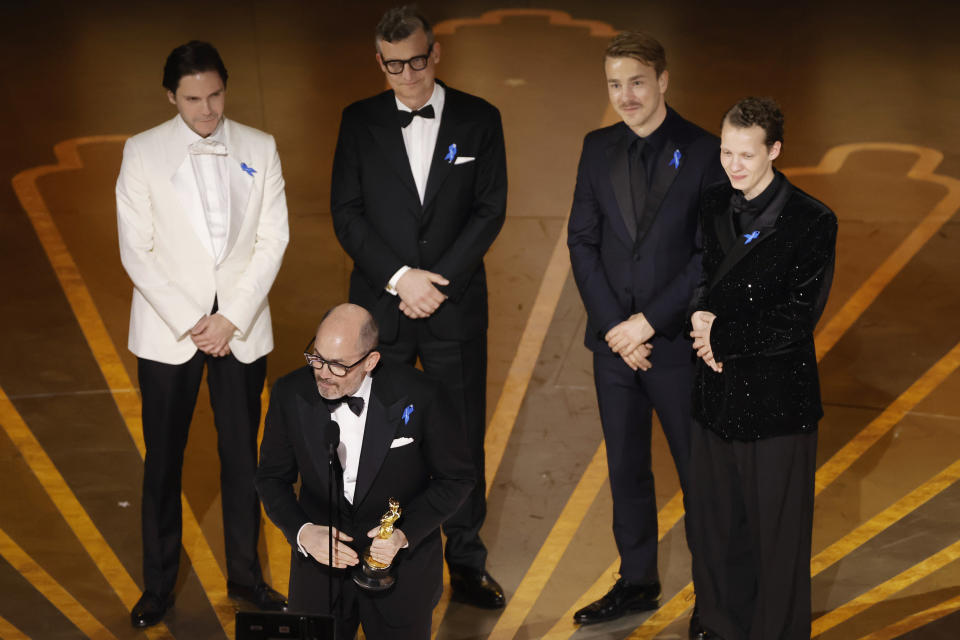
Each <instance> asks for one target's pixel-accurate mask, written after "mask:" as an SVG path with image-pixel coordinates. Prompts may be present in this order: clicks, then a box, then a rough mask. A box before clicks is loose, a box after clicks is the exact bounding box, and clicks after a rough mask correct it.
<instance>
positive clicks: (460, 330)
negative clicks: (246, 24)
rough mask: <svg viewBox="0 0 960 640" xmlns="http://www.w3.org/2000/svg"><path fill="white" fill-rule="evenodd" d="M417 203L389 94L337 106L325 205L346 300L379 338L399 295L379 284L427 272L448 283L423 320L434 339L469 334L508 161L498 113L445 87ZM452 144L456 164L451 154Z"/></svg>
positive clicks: (479, 315) (479, 324) (483, 307)
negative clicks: (339, 249) (408, 272)
mask: <svg viewBox="0 0 960 640" xmlns="http://www.w3.org/2000/svg"><path fill="white" fill-rule="evenodd" d="M445 88H446V98H445V102H444V107H443V113H442V116H441V120H440V130H439V133H438V135H437V145H436V149H435V151H434V154H433V161H432V163H431V165H430V174H429V177H428V179H427V185H426V191H425V195H424V201H423V204H421V202H420V197H419V195H418V194H417V187H416V184H415V183H414V181H413V173H412V172H411V171H410V161H409V159H408V158H407V152H406V148H405V147H404V144H403V137H402V135H401V127H400V123H399V119H398V116H397V113H398V112H397V106H396V99H395V98H394V93H393V91H385V92H384V93H381V94H379V95H376V96H374V97H372V98H368V99H366V100H361V101H359V102H355V103H354V104H352V105H350V106H349V107H347V108H346V109H344V111H343V119H342V121H341V123H340V137H339V139H338V140H337V150H336V154H335V156H334V161H333V179H332V183H331V188H330V208H331V209H330V210H331V213H332V216H333V226H334V230H335V231H336V234H337V238H338V239H339V240H340V244H341V245H343V248H344V249H345V250H346V252H347V253H348V254H349V255H350V257H351V258H353V262H354V269H353V273H352V274H351V276H350V301H351V302H354V303H356V304H359V305H361V306H363V307H365V308H367V309H368V310H370V312H371V313H372V314H373V316H374V317H375V318H376V320H377V324H378V325H379V326H380V338H381V339H382V340H384V341H385V342H392V341H393V340H394V338H395V336H396V334H397V326H398V320H399V314H400V310H399V308H398V304H399V299H398V298H397V297H396V296H392V295H390V294H389V293H387V292H386V291H385V289H384V287H386V285H387V283H388V282H389V280H390V278H391V277H392V276H393V274H394V273H396V271H397V270H398V269H399V268H400V267H402V266H404V265H407V266H410V267H416V268H421V269H427V270H429V271H434V272H436V273H439V274H441V275H443V276H444V277H446V278H447V279H448V280H449V281H450V284H449V285H448V286H447V287H441V289H443V290H444V293H445V294H446V295H447V296H448V299H447V300H446V301H445V302H444V303H443V304H442V305H441V306H440V308H439V309H438V310H437V311H436V313H434V314H433V315H432V316H431V317H430V318H428V319H427V324H428V326H429V328H430V330H431V332H432V333H433V334H434V335H435V336H436V337H438V338H441V339H451V340H460V339H468V338H472V337H475V336H476V335H478V334H479V333H481V332H482V331H484V330H485V329H486V327H487V285H486V275H485V273H484V269H483V256H484V254H485V253H486V252H487V250H488V249H489V248H490V245H491V244H493V241H494V239H495V238H496V237H497V234H498V233H499V231H500V228H501V227H502V226H503V221H504V217H505V215H506V202H507V163H506V154H505V150H504V143H503V127H502V125H501V123H500V112H499V111H497V109H496V108H495V107H494V106H492V105H491V104H490V103H488V102H486V101H484V100H482V99H480V98H477V97H474V96H471V95H469V94H466V93H463V92H461V91H457V90H455V89H451V88H449V87H446V86H445ZM451 145H456V154H455V155H456V158H462V159H467V158H474V160H471V161H466V162H461V163H459V164H458V163H457V162H456V160H455V159H448V156H449V155H450V150H451Z"/></svg>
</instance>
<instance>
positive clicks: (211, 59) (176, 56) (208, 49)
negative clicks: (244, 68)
mask: <svg viewBox="0 0 960 640" xmlns="http://www.w3.org/2000/svg"><path fill="white" fill-rule="evenodd" d="M204 71H216V72H217V73H219V74H220V79H221V80H223V86H224V88H226V86H227V68H226V67H225V66H223V60H221V59H220V54H219V53H217V50H216V49H215V48H214V46H213V45H212V44H210V43H209V42H201V41H200V40H191V41H190V42H188V43H187V44H182V45H180V46H179V47H177V48H176V49H174V50H173V51H171V52H170V55H169V56H167V63H166V64H165V65H163V86H164V87H165V88H166V89H168V90H170V91H172V92H173V93H176V92H177V87H179V86H180V78H182V77H183V76H192V75H194V74H195V73H202V72H204Z"/></svg>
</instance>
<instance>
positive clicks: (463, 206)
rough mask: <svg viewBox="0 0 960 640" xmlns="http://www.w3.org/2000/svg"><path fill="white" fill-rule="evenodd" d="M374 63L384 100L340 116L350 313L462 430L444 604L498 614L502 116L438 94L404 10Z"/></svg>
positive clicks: (335, 199) (386, 21)
mask: <svg viewBox="0 0 960 640" xmlns="http://www.w3.org/2000/svg"><path fill="white" fill-rule="evenodd" d="M376 45H377V53H376V59H377V63H378V64H379V66H380V69H381V70H382V71H383V74H384V77H385V78H386V80H387V83H388V84H389V85H390V87H391V89H390V90H389V91H384V92H382V93H379V94H377V95H375V96H373V97H371V98H367V99H365V100H360V101H358V102H355V103H353V104H351V105H350V106H348V107H347V108H346V109H344V111H343V120H342V121H341V123H340V136H339V139H338V140H337V150H336V154H335V156H334V160H333V180H332V183H331V187H330V200H331V205H330V206H331V209H330V210H331V214H332V217H333V225H334V230H335V231H336V234H337V239H338V240H339V241H340V244H341V245H343V248H344V250H345V251H346V252H347V253H348V254H349V255H350V257H351V258H352V259H353V264H354V268H353V273H352V274H351V275H350V302H353V303H355V304H358V305H361V306H363V307H365V308H367V309H368V310H369V311H370V312H371V313H372V314H373V317H374V318H375V319H376V321H377V324H379V325H380V351H381V353H383V357H384V359H386V360H393V361H397V362H404V363H408V364H414V363H415V362H416V361H417V360H419V361H420V363H421V364H422V365H423V370H424V372H426V374H427V375H429V376H430V377H432V378H434V379H435V380H438V381H440V382H442V383H443V384H444V386H445V387H446V388H447V390H448V391H449V392H450V397H451V398H452V400H453V401H454V404H455V405H456V407H457V410H458V412H459V414H460V416H461V418H462V420H463V423H464V425H465V426H466V431H467V440H468V443H469V446H470V453H471V457H472V460H473V467H474V478H475V479H476V484H475V485H474V487H473V490H472V491H471V493H470V496H469V497H468V498H467V500H466V502H465V503H464V504H463V505H462V506H461V507H460V509H459V511H458V512H457V513H455V514H454V515H453V516H452V517H450V518H449V519H448V520H447V521H446V522H445V523H444V525H443V531H444V533H445V534H446V536H447V546H446V550H445V556H446V559H447V564H448V565H449V568H450V584H451V586H452V587H453V596H454V597H455V598H456V599H458V600H461V601H464V602H468V603H470V604H473V605H476V606H479V607H484V608H491V609H496V608H500V607H503V606H504V596H503V590H502V589H501V588H500V585H499V584H497V582H496V580H494V579H493V577H491V576H490V574H489V573H487V571H486V559H487V549H486V547H485V546H484V544H483V542H482V541H481V540H480V535H479V533H480V528H481V526H482V525H483V521H484V518H485V516H486V510H487V504H486V484H485V482H484V478H485V475H484V451H483V443H484V432H485V428H486V416H485V412H486V378H487V281H486V275H485V272H484V268H483V256H484V255H485V254H486V252H487V250H488V249H489V248H490V245H491V244H493V241H494V239H496V237H497V234H498V233H499V232H500V228H501V227H502V226H503V221H504V217H505V215H506V202H507V166H506V154H505V151H504V144H503V128H502V126H501V123H500V112H499V111H497V109H496V108H495V107H494V106H493V105H491V104H490V103H488V102H486V101H485V100H482V99H480V98H477V97H475V96H472V95H469V94H466V93H463V92H461V91H457V90H456V89H453V88H451V87H447V86H446V85H444V84H443V83H441V82H438V81H437V80H436V65H437V64H438V63H439V61H440V43H438V42H435V41H434V38H433V31H432V30H431V29H430V24H429V22H427V20H426V18H424V17H423V16H422V15H421V14H419V13H418V12H417V11H416V10H415V9H413V8H411V7H401V8H397V9H390V10H389V11H387V12H386V13H385V14H384V16H383V18H382V19H381V20H380V23H379V24H378V25H377V30H376Z"/></svg>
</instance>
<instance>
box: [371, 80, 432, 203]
mask: <svg viewBox="0 0 960 640" xmlns="http://www.w3.org/2000/svg"><path fill="white" fill-rule="evenodd" d="M367 126H368V127H369V129H370V133H371V134H372V135H373V139H374V140H375V141H376V144H377V146H378V147H379V149H380V151H381V153H383V156H384V158H386V160H387V164H389V165H390V167H391V168H392V169H393V171H394V172H395V173H396V174H397V177H398V178H400V182H402V183H403V184H404V186H406V187H407V188H408V189H409V190H410V192H411V193H412V194H413V197H414V198H416V199H417V202H419V201H420V194H419V193H418V192H417V184H416V182H414V181H413V172H412V171H410V159H409V158H408V157H407V148H406V147H405V146H404V145H403V135H402V134H401V133H400V131H401V128H400V121H399V120H398V119H397V103H396V99H395V98H394V94H393V91H387V92H386V93H384V94H383V99H382V101H381V103H380V104H379V105H377V107H376V119H375V121H373V122H370V123H368V125H367Z"/></svg>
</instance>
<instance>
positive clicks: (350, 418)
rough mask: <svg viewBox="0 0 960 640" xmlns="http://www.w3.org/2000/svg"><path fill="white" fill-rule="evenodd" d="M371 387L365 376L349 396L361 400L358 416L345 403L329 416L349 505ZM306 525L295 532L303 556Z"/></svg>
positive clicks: (370, 380)
mask: <svg viewBox="0 0 960 640" xmlns="http://www.w3.org/2000/svg"><path fill="white" fill-rule="evenodd" d="M372 386H373V378H371V377H370V375H369V374H367V375H366V376H364V378H363V382H361V383H360V388H359V389H357V391H356V393H352V394H350V395H352V396H354V397H357V398H363V411H361V412H360V415H359V416H358V415H354V413H353V411H351V410H350V407H348V406H347V403H346V402H344V403H342V404H341V405H340V406H339V407H337V408H336V409H335V410H334V411H333V412H331V414H330V418H331V419H332V420H333V421H334V422H336V423H337V424H338V425H340V444H339V445H337V457H338V458H339V459H340V467H341V468H342V469H343V497H344V498H345V499H346V501H347V502H349V503H350V504H353V496H354V493H355V492H356V488H357V469H359V467H360V449H362V448H363V431H364V428H365V426H366V424H367V410H368V409H369V407H370V389H371V387H372ZM308 524H313V523H311V522H307V523H305V524H304V525H303V526H301V527H300V530H299V531H297V548H298V549H300V553H302V554H303V555H307V551H306V549H304V548H303V545H301V544H300V534H301V533H302V532H303V527H305V526H307V525H308Z"/></svg>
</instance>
